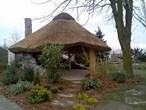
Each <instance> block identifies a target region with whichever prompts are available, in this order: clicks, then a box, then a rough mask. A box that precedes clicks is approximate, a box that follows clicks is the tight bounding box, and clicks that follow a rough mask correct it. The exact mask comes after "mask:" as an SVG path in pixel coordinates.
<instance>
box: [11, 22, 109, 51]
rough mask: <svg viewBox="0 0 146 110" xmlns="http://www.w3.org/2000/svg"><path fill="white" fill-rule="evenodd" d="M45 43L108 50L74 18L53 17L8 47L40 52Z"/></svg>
mask: <svg viewBox="0 0 146 110" xmlns="http://www.w3.org/2000/svg"><path fill="white" fill-rule="evenodd" d="M45 44H64V45H65V47H66V48H70V47H73V46H83V47H87V48H94V49H97V50H99V51H108V50H110V47H108V46H107V45H106V44H105V43H104V42H103V41H101V40H100V39H98V38H97V37H96V36H95V35H93V34H92V33H90V32H89V31H88V30H86V29H85V28H84V27H82V26H81V25H80V24H78V23H77V22H76V21H74V20H66V19H55V20H53V21H51V22H50V23H48V24H47V25H45V26H44V27H42V28H41V29H39V30H38V31H36V32H34V33H32V34H31V35H29V36H28V37H26V38H25V39H23V40H21V41H20V42H18V43H16V44H14V45H13V46H11V47H10V48H9V50H10V51H12V52H14V53H20V52H29V53H33V52H40V51H41V49H42V48H43V46H44V45H45Z"/></svg>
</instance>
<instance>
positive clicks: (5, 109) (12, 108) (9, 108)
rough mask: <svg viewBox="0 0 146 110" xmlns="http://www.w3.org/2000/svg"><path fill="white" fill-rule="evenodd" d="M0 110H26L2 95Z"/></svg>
mask: <svg viewBox="0 0 146 110" xmlns="http://www.w3.org/2000/svg"><path fill="white" fill-rule="evenodd" d="M0 110H24V109H23V108H21V107H20V106H18V105H17V104H15V103H13V102H11V101H10V100H8V99H7V98H5V97H4V96H1V95H0Z"/></svg>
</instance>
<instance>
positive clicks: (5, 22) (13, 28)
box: [0, 0, 146, 50]
mask: <svg viewBox="0 0 146 110" xmlns="http://www.w3.org/2000/svg"><path fill="white" fill-rule="evenodd" d="M51 6H52V5H51ZM51 6H49V5H48V4H45V5H35V4H33V3H31V0H0V14H1V15H0V46H3V45H4V39H6V41H7V45H8V44H9V45H10V44H11V43H12V38H11V36H12V34H13V33H16V32H17V33H19V34H20V36H21V39H23V38H24V18H32V19H35V18H37V17H42V16H45V15H47V14H48V13H50V12H51V9H52V8H51ZM71 15H72V16H73V17H74V18H75V19H76V14H75V13H71ZM85 18H86V14H84V15H82V16H81V17H80V19H79V20H77V19H76V21H77V22H78V23H80V24H81V25H83V24H84V23H85V22H86V19H85ZM49 22H50V20H48V21H44V22H40V20H37V21H36V20H35V21H33V22H32V29H33V32H34V31H36V30H37V29H39V28H41V27H42V26H44V25H45V24H47V23H49ZM98 26H100V28H101V30H102V32H103V34H105V37H104V39H105V40H107V44H108V45H109V46H110V47H111V48H112V49H114V50H116V49H119V48H120V46H119V42H118V38H117V33H116V29H115V27H114V23H113V22H110V23H108V22H107V21H106V20H105V15H98V16H96V17H93V18H91V19H90V20H89V21H88V23H87V24H86V25H84V27H85V28H86V29H88V30H89V31H90V32H92V33H95V30H97V29H98ZM131 40H132V47H133V48H134V47H139V48H143V49H146V29H145V28H143V26H142V25H141V24H140V23H138V22H137V21H136V20H133V29H132V39H131Z"/></svg>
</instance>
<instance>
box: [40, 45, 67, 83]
mask: <svg viewBox="0 0 146 110" xmlns="http://www.w3.org/2000/svg"><path fill="white" fill-rule="evenodd" d="M63 48H64V46H62V45H50V46H48V45H46V46H45V47H44V48H43V50H42V54H41V55H40V56H39V60H40V62H41V64H42V66H43V67H44V68H45V69H46V73H47V78H48V81H50V82H51V83H53V82H56V81H58V80H59V79H60V77H61V76H62V74H63V73H64V68H65V65H64V64H60V63H61V61H62V55H63Z"/></svg>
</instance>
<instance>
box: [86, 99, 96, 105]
mask: <svg viewBox="0 0 146 110" xmlns="http://www.w3.org/2000/svg"><path fill="white" fill-rule="evenodd" d="M86 103H87V104H97V103H98V101H97V100H96V99H95V98H87V99H86Z"/></svg>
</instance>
